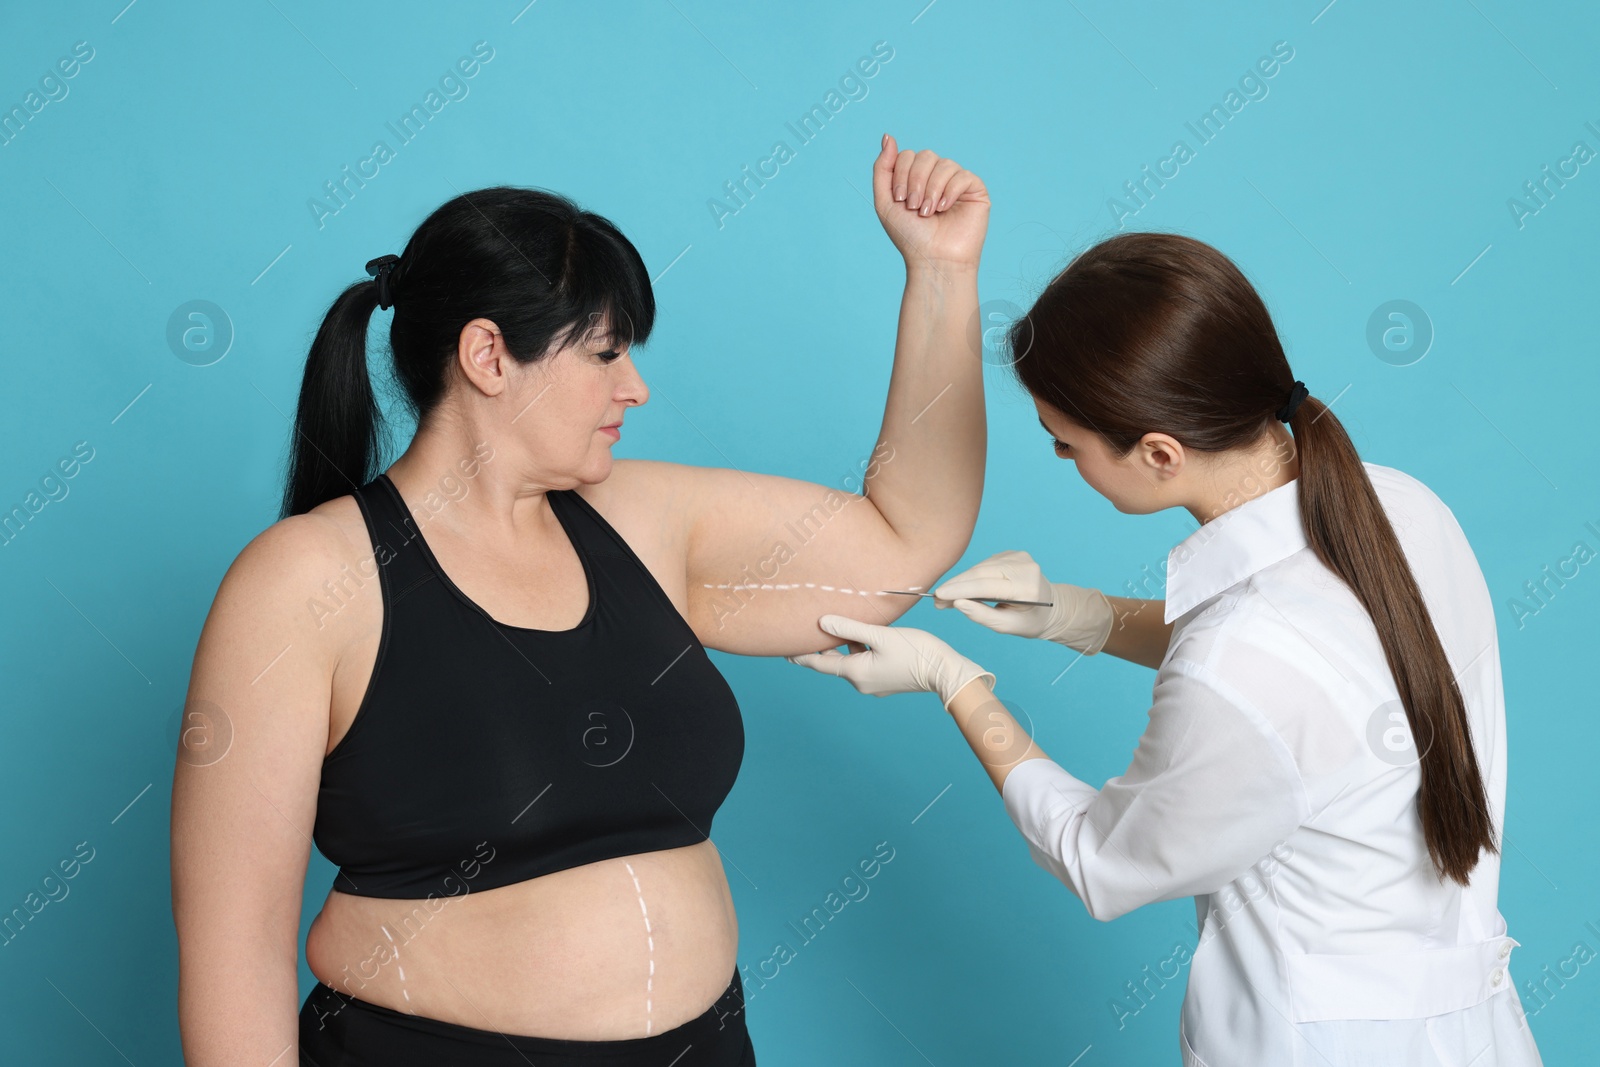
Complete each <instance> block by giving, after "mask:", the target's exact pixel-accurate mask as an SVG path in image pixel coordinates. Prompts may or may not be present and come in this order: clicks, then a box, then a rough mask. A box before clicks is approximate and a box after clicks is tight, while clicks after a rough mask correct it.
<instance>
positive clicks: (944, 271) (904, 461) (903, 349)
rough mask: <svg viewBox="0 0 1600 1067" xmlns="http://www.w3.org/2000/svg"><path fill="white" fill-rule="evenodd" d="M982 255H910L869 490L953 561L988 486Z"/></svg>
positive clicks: (915, 537)
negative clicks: (970, 258)
mask: <svg viewBox="0 0 1600 1067" xmlns="http://www.w3.org/2000/svg"><path fill="white" fill-rule="evenodd" d="M977 311H978V272H977V265H976V264H973V265H972V266H970V267H963V266H960V265H957V264H951V263H940V264H939V265H938V266H937V268H935V267H934V266H932V265H930V264H928V263H926V262H924V261H922V260H920V259H919V258H918V257H916V256H913V257H911V262H910V263H908V265H907V268H906V286H905V293H904V296H903V298H902V301H901V304H900V324H899V332H898V335H897V338H896V342H895V354H894V368H893V370H892V371H891V373H890V378H889V396H888V400H887V402H886V403H885V405H884V412H883V425H882V429H881V430H880V433H879V437H878V441H877V443H876V445H875V448H874V457H875V458H876V460H877V462H875V463H874V464H873V469H871V470H869V472H868V474H867V477H866V480H865V481H866V494H867V499H868V500H870V501H871V502H872V504H873V506H874V507H876V508H877V509H878V511H879V513H881V514H882V515H883V517H884V519H885V520H886V521H887V522H888V524H889V526H890V527H891V528H892V529H893V530H894V531H895V533H896V534H897V535H899V537H900V539H901V540H902V541H904V542H905V544H906V545H907V548H908V550H910V551H913V552H915V553H916V555H917V556H919V557H924V556H926V557H928V558H935V559H938V560H939V561H941V562H943V566H944V567H948V566H949V565H951V564H953V563H954V562H955V561H956V560H957V559H959V558H960V557H961V553H963V552H964V551H966V548H967V545H968V543H969V542H970V541H971V538H972V528H973V526H974V524H976V522H977V518H978V503H979V500H980V499H981V498H982V496H983V473H984V454H985V445H986V442H987V440H988V430H987V426H986V423H985V415H984V406H983V360H982V359H981V358H980V348H979V340H980V338H979V324H978V318H977Z"/></svg>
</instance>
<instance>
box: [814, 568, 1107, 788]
mask: <svg viewBox="0 0 1600 1067" xmlns="http://www.w3.org/2000/svg"><path fill="white" fill-rule="evenodd" d="M934 596H935V600H934V603H935V605H936V606H938V607H941V608H944V607H952V606H953V607H955V608H956V609H957V610H958V611H960V612H961V613H962V614H963V615H965V616H967V617H968V618H969V619H972V620H973V621H974V622H977V623H979V624H980V625H982V626H986V627H988V628H989V629H991V630H994V631H995V632H997V633H1004V634H1012V635H1015V636H1018V637H1033V638H1041V639H1043V640H1047V641H1054V642H1057V643H1058V644H1063V645H1067V646H1068V647H1070V648H1075V649H1077V650H1078V651H1080V652H1082V653H1084V654H1085V655H1094V654H1096V653H1098V652H1099V651H1100V650H1101V649H1102V648H1103V647H1104V645H1105V642H1106V638H1107V636H1108V635H1109V634H1110V632H1111V626H1112V622H1113V621H1114V611H1113V609H1112V606H1111V604H1110V602H1109V601H1108V600H1107V599H1106V597H1105V595H1104V594H1103V593H1101V592H1100V591H1099V590H1097V589H1086V588H1084V587H1082V586H1076V585H1069V584H1066V583H1062V582H1050V581H1049V580H1048V579H1046V578H1045V576H1044V574H1043V572H1042V571H1041V570H1040V568H1039V565H1038V563H1036V562H1035V561H1034V560H1033V558H1032V557H1031V556H1029V555H1028V553H1026V552H1019V551H1010V552H1000V553H997V554H995V555H993V556H990V557H989V558H988V559H986V560H984V561H982V562H981V563H978V564H977V565H975V566H973V567H971V568H969V569H967V570H965V571H963V572H961V573H960V574H958V575H956V576H955V577H954V578H951V579H949V580H948V581H946V582H944V583H943V584H942V585H940V586H938V587H937V588H936V589H935V590H934ZM979 600H998V601H1002V602H1006V603H1004V605H1003V606H997V607H988V606H986V605H984V604H980V603H978V601H979ZM1019 602H1023V603H1026V602H1032V606H1017V604H1018V603H1019ZM817 625H818V626H820V627H821V628H822V629H823V630H824V631H826V632H827V633H830V634H834V635H835V636H837V637H839V638H841V639H842V641H843V642H844V643H845V644H846V645H847V647H849V648H850V649H851V652H850V653H849V654H845V653H841V652H839V651H838V650H836V649H829V650H828V651H826V652H812V653H807V654H805V655H800V656H786V657H785V658H786V659H787V660H788V661H789V662H790V663H794V664H797V665H799V666H802V667H809V668H811V669H812V670H815V671H817V672H818V673H821V674H832V675H835V676H837V677H840V678H843V679H844V680H845V681H847V682H849V683H850V684H851V685H853V686H855V688H856V689H857V690H858V691H859V692H862V693H866V694H869V695H871V696H888V695H889V694H891V693H918V692H930V693H937V694H938V696H939V701H940V703H941V704H943V705H944V708H945V710H946V711H947V712H949V713H950V716H951V717H952V718H954V719H955V720H956V723H957V725H958V726H959V727H960V728H961V732H962V734H963V735H964V736H965V737H966V739H967V743H968V744H969V745H970V746H971V747H972V751H973V753H974V754H975V755H977V757H978V759H979V760H980V761H981V762H982V763H983V765H984V769H985V770H987V771H988V773H989V778H990V780H991V781H992V782H993V783H994V786H995V788H996V789H1000V788H1002V786H1003V785H1004V783H1005V777H1006V774H1007V773H1008V772H1009V770H1010V769H1011V768H1012V767H1014V766H1016V765H1017V764H1018V763H1021V762H1022V761H1023V760H1026V759H1048V758H1049V756H1048V755H1047V754H1046V753H1045V752H1044V751H1043V750H1042V749H1040V748H1039V747H1038V745H1036V744H1034V743H1033V739H1032V738H1031V737H1030V736H1029V735H1028V733H1027V732H1026V731H1025V730H1023V729H1022V727H1021V726H1020V725H1018V724H1017V722H1016V720H1015V719H1014V718H1013V717H1012V715H1011V713H1010V712H1009V711H1007V710H1006V709H1005V707H1004V705H1002V704H1001V703H1000V702H999V701H998V700H996V699H995V698H994V695H993V692H992V690H993V688H994V683H995V675H994V673H993V672H992V671H987V670H984V668H983V667H982V666H980V665H979V664H977V663H975V662H973V661H972V660H970V659H968V658H967V657H966V656H963V655H962V654H961V653H959V652H957V651H956V650H955V649H953V648H951V647H950V646H949V645H948V644H946V643H945V642H944V641H943V640H941V639H940V638H938V637H936V636H934V635H933V634H930V633H928V632H927V631H925V630H917V629H912V628H910V627H904V626H877V625H874V624H872V623H867V622H861V621H859V620H857V619H850V618H846V617H845V616H842V615H823V616H822V617H821V618H819V619H818V620H817ZM858 650H859V651H858ZM980 679H988V683H987V684H984V683H982V682H981V681H980ZM974 682H978V684H976V685H973V684H971V683H974Z"/></svg>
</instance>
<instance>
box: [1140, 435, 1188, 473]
mask: <svg viewBox="0 0 1600 1067" xmlns="http://www.w3.org/2000/svg"><path fill="white" fill-rule="evenodd" d="M1128 458H1129V459H1131V460H1133V461H1135V462H1137V463H1139V464H1141V465H1143V466H1145V467H1147V468H1149V469H1150V470H1151V471H1153V472H1154V473H1155V474H1156V475H1157V476H1159V477H1163V478H1171V477H1174V476H1176V475H1177V474H1179V473H1181V472H1182V471H1183V468H1184V464H1185V463H1186V462H1187V461H1188V449H1186V448H1184V447H1183V444H1182V442H1180V441H1179V440H1178V439H1177V438H1176V437H1172V436H1171V435H1169V434H1164V433H1159V432H1156V431H1151V432H1150V433H1147V434H1145V435H1144V436H1143V437H1141V438H1139V442H1138V444H1136V445H1134V446H1133V451H1132V452H1131V453H1130V454H1129V456H1128Z"/></svg>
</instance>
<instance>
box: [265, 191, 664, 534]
mask: <svg viewBox="0 0 1600 1067" xmlns="http://www.w3.org/2000/svg"><path fill="white" fill-rule="evenodd" d="M388 282H389V288H390V300H391V302H392V306H393V308H394V318H393V320H392V321H391V322H390V324H389V351H390V353H391V354H392V355H393V357H394V369H395V374H396V377H397V378H398V379H399V383H400V387H401V397H400V399H401V401H402V402H403V403H404V405H405V406H406V408H407V409H408V411H409V414H410V415H411V417H412V418H414V419H415V420H416V421H417V425H418V426H420V425H421V424H422V420H424V419H425V418H427V416H428V414H429V412H431V411H433V410H434V408H436V407H437V406H438V404H439V401H440V400H442V399H443V398H444V396H445V395H446V392H447V391H448V388H449V385H450V374H451V373H452V371H453V370H454V367H455V358H456V348H457V344H458V342H459V339H460V337H461V330H462V327H464V326H466V324H467V323H468V322H471V321H472V320H473V319H475V318H486V319H489V320H490V321H491V322H493V323H494V324H495V325H496V326H498V327H500V332H501V335H502V336H503V337H504V338H505V344H506V348H507V349H509V350H510V352H511V355H512V357H513V358H514V359H516V360H517V361H518V362H519V363H524V364H525V363H532V362H535V361H537V360H541V359H544V358H547V357H548V356H550V355H551V354H553V353H554V352H555V351H556V350H557V349H559V348H560V347H561V346H562V345H565V344H568V343H571V342H573V341H576V340H577V339H578V335H579V332H580V330H582V329H586V328H587V327H588V326H589V324H591V323H596V322H600V321H605V322H607V323H608V324H609V325H610V326H611V328H612V337H611V340H612V341H613V342H614V343H615V344H616V345H617V346H621V345H623V344H635V345H642V344H644V343H645V341H646V340H647V339H648V338H649V336H650V330H651V327H652V325H653V324H654V322H655V314H656V304H655V296H654V295H653V293H652V292H651V287H650V273H649V271H647V270H646V269H645V265H644V260H643V259H642V258H640V256H639V252H638V250H637V249H635V248H634V246H633V244H632V243H631V242H630V241H629V240H628V239H627V238H626V237H624V236H623V235H622V233H621V231H619V230H618V229H617V228H616V226H614V225H612V223H611V222H610V221H609V220H607V219H605V218H602V217H601V216H599V215H596V214H594V213H592V212H589V211H584V210H582V209H581V208H579V207H578V205H577V204H575V203H573V202H572V201H571V200H569V199H567V198H566V197H564V196H560V195H558V194H556V193H552V192H548V191H546V190H542V189H524V188H518V187H516V186H496V187H494V188H490V189H479V190H476V191H475V192H471V193H464V194H462V195H461V196H457V197H455V198H454V199H451V200H448V201H446V202H445V203H444V204H442V205H441V206H440V207H438V208H437V209H436V210H435V211H434V212H433V213H432V214H431V215H429V216H428V217H427V218H426V219H425V220H423V222H422V225H420V226H418V227H417V230H416V232H415V233H414V234H412V235H411V239H410V240H409V241H407V242H406V247H405V249H404V251H402V252H401V253H400V257H399V262H398V263H397V264H396V265H395V267H394V269H393V270H392V271H391V272H390V273H389V276H388ZM378 302H379V285H378V282H377V280H376V279H375V278H364V279H362V280H361V281H358V282H355V283H354V284H352V285H350V286H349V287H348V288H346V289H345V290H344V292H342V293H340V294H339V295H338V297H336V298H335V299H334V301H333V304H332V306H330V307H329V308H328V311H327V313H326V314H325V315H324V316H323V319H322V325H321V326H320V327H319V328H318V330H317V336H316V339H315V340H314V341H312V342H311V351H310V354H309V355H308V356H307V357H306V367H305V374H304V377H303V378H302V380H301V384H300V402H299V406H298V408H297V410H296V413H295V422H294V437H293V441H292V442H291V444H290V454H289V472H288V477H287V479H286V481H285V486H284V491H283V502H282V509H281V514H280V518H287V517H289V516H290V515H300V514H303V513H304V512H307V511H310V510H311V509H312V508H314V507H316V506H317V505H318V504H321V503H323V502H324V501H328V500H332V499H333V498H334V497H338V496H344V495H346V494H348V493H351V492H353V491H354V490H355V489H356V488H357V487H359V486H362V485H365V484H366V483H367V482H368V481H369V480H370V479H371V478H373V477H374V476H375V475H376V474H377V469H375V466H376V465H377V464H378V463H379V462H380V460H381V458H382V456H381V453H382V451H383V446H384V443H385V438H386V436H387V435H386V433H385V432H384V430H385V426H384V420H383V411H382V409H381V408H380V407H379V406H378V400H377V397H376V395H375V394H374V393H373V390H372V380H371V375H370V374H369V372H368V367H367V329H368V326H369V324H370V321H371V319H372V312H373V309H375V308H376V307H377V306H378Z"/></svg>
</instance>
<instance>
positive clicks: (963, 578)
mask: <svg viewBox="0 0 1600 1067" xmlns="http://www.w3.org/2000/svg"><path fill="white" fill-rule="evenodd" d="M933 594H934V606H935V607H940V608H943V607H950V606H952V605H951V602H953V604H954V607H955V608H956V609H957V610H958V611H960V612H961V614H963V615H965V616H966V617H967V618H969V619H971V620H972V621H973V622H976V623H978V624H980V625H982V626H987V627H988V628H989V629H991V630H994V631H995V632H997V633H1002V634H1014V635H1015V636H1017V637H1038V638H1043V639H1044V640H1046V641H1054V642H1056V643H1057V644H1062V645H1066V646H1067V647H1069V648H1075V649H1077V650H1078V651H1079V652H1082V653H1083V654H1084V655H1086V656H1092V655H1094V654H1095V653H1097V652H1099V651H1100V650H1101V649H1102V648H1104V647H1105V643H1106V638H1108V637H1110V636H1111V624H1112V622H1113V621H1114V620H1115V616H1116V613H1115V612H1114V611H1113V610H1112V607H1111V602H1110V601H1109V600H1107V599H1106V596H1105V594H1104V593H1102V592H1100V590H1098V589H1086V588H1084V587H1083V586H1081V585H1068V584H1067V583H1065V582H1052V581H1050V580H1049V579H1048V578H1046V577H1045V576H1044V572H1043V571H1041V570H1040V569H1039V564H1037V563H1035V562H1034V560H1033V557H1032V556H1030V555H1028V554H1027V553H1026V552H1016V551H1013V552H998V553H996V554H995V555H992V556H990V557H989V558H988V559H986V560H984V561H983V562H982V563H979V564H977V565H976V566H974V567H971V568H968V569H967V570H964V571H962V572H961V573H960V574H958V575H956V576H955V577H954V578H951V579H949V580H948V581H946V582H944V583H942V584H940V585H939V586H938V587H936V588H935V589H934V590H933ZM979 598H982V599H1002V600H1041V601H1044V602H1046V603H1048V604H1050V607H1047V608H1044V607H1029V606H1025V605H1021V604H998V605H996V606H994V607H989V606H988V605H987V604H980V603H978V599H979Z"/></svg>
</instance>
